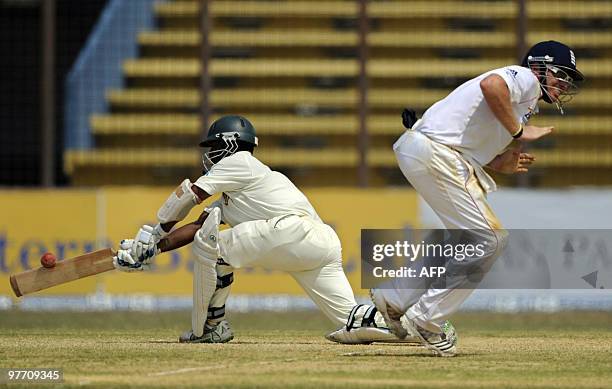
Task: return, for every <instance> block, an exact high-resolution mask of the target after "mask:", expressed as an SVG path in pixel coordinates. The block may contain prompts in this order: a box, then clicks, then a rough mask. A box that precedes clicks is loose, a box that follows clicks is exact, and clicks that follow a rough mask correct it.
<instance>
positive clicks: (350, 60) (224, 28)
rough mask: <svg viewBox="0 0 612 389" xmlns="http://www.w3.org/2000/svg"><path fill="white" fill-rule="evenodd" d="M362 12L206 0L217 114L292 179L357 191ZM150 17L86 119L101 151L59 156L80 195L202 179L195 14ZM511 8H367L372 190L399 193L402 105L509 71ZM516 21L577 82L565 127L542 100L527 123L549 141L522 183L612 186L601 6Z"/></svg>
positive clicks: (480, 0) (427, 101) (607, 5)
mask: <svg viewBox="0 0 612 389" xmlns="http://www.w3.org/2000/svg"><path fill="white" fill-rule="evenodd" d="M358 10H359V7H358V3H357V2H356V1H352V0H313V1H302V0H293V1H292V0H282V1H267V0H239V1H228V0H212V1H211V2H210V13H211V18H212V29H211V33H210V36H209V42H210V44H211V47H212V53H213V58H212V59H211V61H210V64H209V66H210V67H209V69H210V75H211V77H212V80H213V85H214V87H213V89H212V90H211V92H210V96H209V101H210V104H211V108H212V112H213V118H215V117H218V116H219V115H222V114H226V113H241V114H244V115H246V116H247V117H249V118H250V119H251V120H252V121H253V123H254V124H255V126H256V128H257V129H258V132H259V134H260V136H261V147H260V148H259V149H258V150H257V155H258V156H260V157H261V159H262V160H264V161H265V162H267V163H269V164H270V165H272V166H273V167H275V168H277V169H280V170H282V171H285V172H287V173H289V174H290V175H291V176H292V178H294V179H295V181H296V183H298V184H304V185H355V184H356V183H357V171H358V166H359V152H358V149H357V144H358V137H359V116H358V112H359V97H360V96H359V90H358V87H357V85H358V82H357V81H358V76H359V61H358V58H357V52H358V44H359V34H358V31H357V27H356V26H357V24H358V22H357V16H358ZM155 13H156V17H157V21H158V23H157V26H158V27H157V28H156V29H155V30H152V31H142V32H141V33H140V34H139V36H138V43H139V45H140V55H139V56H138V57H136V58H127V59H126V60H125V62H124V64H123V67H122V71H123V74H124V78H125V80H126V87H125V88H122V89H109V90H107V91H106V98H107V101H108V103H109V107H110V111H109V112H106V113H105V112H100V113H96V114H94V115H92V117H91V118H90V125H91V130H92V133H93V134H94V136H95V140H96V147H95V148H94V149H92V150H78V151H68V152H67V153H66V155H65V170H66V171H67V173H68V174H69V175H70V176H71V178H72V181H73V183H74V184H76V185H79V184H82V185H94V184H126V183H133V184H147V185H148V184H174V183H176V182H177V180H180V179H181V175H189V176H194V175H197V174H199V170H200V167H199V166H200V165H199V164H200V162H199V156H198V150H197V148H196V147H195V144H196V143H197V140H198V137H199V136H200V133H201V129H202V125H201V122H200V116H199V109H200V104H201V101H202V96H201V93H200V86H199V85H200V79H199V77H200V72H201V65H200V60H199V55H200V53H199V46H200V43H201V36H200V33H199V30H198V18H199V5H198V2H197V1H195V0H174V1H167V2H161V3H157V4H156V5H155ZM517 14H518V7H517V4H516V2H515V1H512V0H456V1H449V0H434V1H412V0H406V1H400V0H371V1H370V2H369V6H368V15H369V17H370V33H369V35H368V46H369V55H370V59H369V62H368V65H367V74H368V76H369V86H370V88H369V91H368V105H369V116H368V119H367V128H368V133H369V134H370V149H369V151H368V153H367V162H368V165H369V173H370V184H371V185H404V181H403V179H402V177H401V173H399V171H398V169H397V168H396V166H395V159H394V155H393V153H392V152H391V149H390V145H391V144H392V143H393V141H394V140H395V139H396V138H397V137H398V136H399V135H400V134H401V132H402V127H401V119H400V117H399V114H400V112H401V110H402V109H403V107H405V106H408V107H412V108H414V109H416V110H417V112H418V113H422V112H423V111H424V110H425V109H426V108H427V107H428V106H429V105H431V104H432V103H433V102H435V101H437V100H439V99H441V98H443V97H444V96H445V95H446V94H447V93H448V92H449V91H450V90H452V89H453V88H454V87H455V86H456V85H458V84H460V83H461V82H463V81H465V80H467V79H469V78H471V77H473V76H475V75H477V74H479V73H481V72H483V71H486V70H489V69H492V68H496V67H501V66H504V65H507V64H511V63H516V62H517V57H518V54H517V49H516V46H517V34H516V25H517ZM527 15H528V23H527V24H528V34H527V37H526V38H527V43H528V44H532V43H535V42H537V41H541V40H546V39H556V40H560V41H563V42H566V43H568V44H569V45H571V46H572V47H574V48H575V50H576V53H577V56H578V63H579V67H580V68H581V69H582V70H583V72H584V73H585V74H586V75H587V78H588V82H587V84H586V85H585V86H584V91H583V93H581V94H580V95H579V96H577V97H576V98H575V99H574V101H572V102H571V103H570V104H569V105H568V107H567V114H566V116H565V117H560V116H559V115H558V114H557V113H556V112H555V109H554V107H550V106H543V107H542V108H543V109H542V112H541V115H538V116H537V117H535V118H534V123H535V124H540V125H547V124H552V125H554V126H555V128H556V131H555V135H554V136H553V137H551V138H550V139H548V140H543V141H542V142H538V144H535V145H533V146H531V150H532V151H533V152H534V153H535V154H536V157H537V165H538V167H537V168H536V169H534V171H533V173H532V174H530V176H529V178H528V179H527V180H526V181H521V182H522V183H523V184H524V183H525V182H527V183H528V184H530V185H534V186H566V185H574V184H612V174H610V173H612V147H611V145H612V115H608V111H609V110H610V108H611V107H612V33H610V30H609V27H610V25H612V21H611V20H612V2H606V1H594V0H593V1H578V0H558V1H544V0H531V1H528V2H527ZM568 170H572V171H574V172H575V174H568ZM134 172H136V173H137V174H134ZM497 178H498V179H499V180H500V181H501V183H502V184H509V185H513V184H516V183H517V181H516V180H515V179H514V178H507V177H501V176H498V177H497ZM130 180H131V181H130Z"/></svg>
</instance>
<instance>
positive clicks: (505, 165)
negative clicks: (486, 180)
mask: <svg viewBox="0 0 612 389" xmlns="http://www.w3.org/2000/svg"><path fill="white" fill-rule="evenodd" d="M534 161H535V157H534V156H533V155H531V154H528V153H522V152H521V148H520V147H517V148H514V149H508V150H506V151H505V152H504V153H503V154H500V155H498V156H497V157H495V158H494V159H493V160H492V161H491V162H490V163H489V165H488V166H489V167H490V168H491V169H493V170H495V171H498V172H500V173H505V174H513V173H526V172H527V171H529V166H531V164H532V163H533V162H534Z"/></svg>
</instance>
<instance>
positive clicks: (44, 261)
mask: <svg viewBox="0 0 612 389" xmlns="http://www.w3.org/2000/svg"><path fill="white" fill-rule="evenodd" d="M56 260H57V258H55V255H53V254H52V253H44V254H43V256H42V257H40V264H41V265H43V267H46V268H51V267H55V261H56Z"/></svg>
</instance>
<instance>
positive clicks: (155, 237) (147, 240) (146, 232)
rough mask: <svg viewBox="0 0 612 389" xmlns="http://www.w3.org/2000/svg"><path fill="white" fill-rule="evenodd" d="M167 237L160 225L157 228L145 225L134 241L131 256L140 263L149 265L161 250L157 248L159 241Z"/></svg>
mask: <svg viewBox="0 0 612 389" xmlns="http://www.w3.org/2000/svg"><path fill="white" fill-rule="evenodd" d="M166 235H167V232H165V231H164V230H163V229H162V228H161V226H160V225H159V224H158V225H156V226H155V227H151V226H148V225H144V226H142V227H140V230H138V233H137V234H136V237H135V238H134V240H133V241H132V247H131V254H132V255H133V256H134V258H136V259H138V260H139V261H140V262H143V263H145V264H148V263H150V262H151V260H152V259H153V258H155V256H156V255H157V254H159V253H160V252H161V250H160V249H159V248H158V247H157V244H158V243H159V241H160V240H161V239H162V238H163V237H164V236H166Z"/></svg>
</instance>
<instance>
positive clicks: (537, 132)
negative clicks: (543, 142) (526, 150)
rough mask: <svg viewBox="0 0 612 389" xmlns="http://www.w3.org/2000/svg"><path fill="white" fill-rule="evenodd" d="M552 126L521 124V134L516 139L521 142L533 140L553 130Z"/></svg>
mask: <svg viewBox="0 0 612 389" xmlns="http://www.w3.org/2000/svg"><path fill="white" fill-rule="evenodd" d="M554 129H555V128H554V127H551V126H549V127H537V126H523V135H521V137H520V138H518V140H520V141H523V142H533V141H535V140H538V139H540V138H542V137H544V136H546V135H548V134H550V133H551V132H553V130H554Z"/></svg>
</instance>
